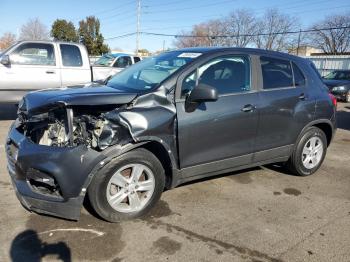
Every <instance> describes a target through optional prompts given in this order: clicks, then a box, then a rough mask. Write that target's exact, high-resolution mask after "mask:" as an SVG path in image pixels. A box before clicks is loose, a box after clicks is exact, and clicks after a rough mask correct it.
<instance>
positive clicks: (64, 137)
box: [22, 106, 131, 151]
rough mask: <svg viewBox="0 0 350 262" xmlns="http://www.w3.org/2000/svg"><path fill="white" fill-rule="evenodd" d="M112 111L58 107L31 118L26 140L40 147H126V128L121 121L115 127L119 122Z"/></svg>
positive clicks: (26, 128) (127, 132) (27, 127)
mask: <svg viewBox="0 0 350 262" xmlns="http://www.w3.org/2000/svg"><path fill="white" fill-rule="evenodd" d="M114 110H118V109H115V108H114ZM110 111H113V110H111V108H109V107H88V106H84V107H83V108H79V107H76V108H72V109H66V108H64V107H62V108H56V109H53V110H51V111H49V112H48V113H44V114H39V115H34V116H32V117H30V118H29V119H28V120H26V121H25V122H24V125H23V127H22V128H23V131H24V132H25V134H26V136H27V137H30V138H31V140H32V141H33V142H34V143H37V144H40V145H45V146H55V147H68V146H77V145H85V146H86V147H88V148H92V149H94V150H97V151H101V150H103V149H105V148H106V147H108V146H110V145H113V144H117V143H118V144H121V145H123V144H125V143H127V142H129V141H130V139H131V137H130V134H129V131H128V128H127V127H125V126H121V125H120V121H118V122H119V124H116V123H115V122H116V120H117V119H108V116H109V112H110ZM70 113H71V115H70ZM113 120H114V121H113ZM70 123H71V125H70Z"/></svg>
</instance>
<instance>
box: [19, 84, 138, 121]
mask: <svg viewBox="0 0 350 262" xmlns="http://www.w3.org/2000/svg"><path fill="white" fill-rule="evenodd" d="M136 96H137V93H128V92H126V91H124V90H120V89H115V88H112V87H108V86H104V85H96V84H91V85H85V86H73V87H69V88H54V89H44V90H40V91H34V92H30V93H28V94H27V95H26V96H25V97H24V98H23V101H22V102H21V103H20V105H19V106H20V109H21V110H26V111H27V113H28V114H33V113H40V112H45V110H47V109H48V108H51V107H55V106H62V105H65V106H74V105H122V104H127V103H130V102H131V101H132V100H133V99H135V97H136Z"/></svg>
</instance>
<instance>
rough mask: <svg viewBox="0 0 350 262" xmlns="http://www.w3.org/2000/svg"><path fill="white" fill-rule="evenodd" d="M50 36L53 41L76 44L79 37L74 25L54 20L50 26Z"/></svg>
mask: <svg viewBox="0 0 350 262" xmlns="http://www.w3.org/2000/svg"><path fill="white" fill-rule="evenodd" d="M51 36H52V37H53V38H54V39H55V40H60V41H67V42H78V41H79V37H78V34H77V31H76V30H75V27H74V24H73V23H72V22H70V21H69V22H68V21H67V20H65V19H56V20H55V22H53V24H52V28H51Z"/></svg>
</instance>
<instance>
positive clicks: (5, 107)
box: [0, 104, 17, 120]
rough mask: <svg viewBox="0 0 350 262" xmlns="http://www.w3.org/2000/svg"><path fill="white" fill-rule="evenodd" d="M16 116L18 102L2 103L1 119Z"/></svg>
mask: <svg viewBox="0 0 350 262" xmlns="http://www.w3.org/2000/svg"><path fill="white" fill-rule="evenodd" d="M16 116H17V105H16V104H0V120H15V119H16Z"/></svg>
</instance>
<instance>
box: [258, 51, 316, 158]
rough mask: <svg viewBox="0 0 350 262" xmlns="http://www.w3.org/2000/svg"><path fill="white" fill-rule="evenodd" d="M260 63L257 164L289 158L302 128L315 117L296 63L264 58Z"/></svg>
mask: <svg viewBox="0 0 350 262" xmlns="http://www.w3.org/2000/svg"><path fill="white" fill-rule="evenodd" d="M260 64H261V78H262V89H261V91H260V92H259V127H258V134H257V139H256V151H257V153H256V154H255V159H254V160H255V161H256V162H259V161H264V160H266V159H270V158H276V157H283V156H288V155H289V152H290V149H291V147H292V145H293V144H294V143H295V140H296V139H297V137H298V135H299V133H300V131H301V129H302V128H303V127H304V126H305V124H306V123H307V122H308V121H311V120H312V118H313V116H314V115H313V113H314V100H313V99H311V98H310V96H309V94H308V88H307V81H306V78H305V76H304V74H303V72H302V71H301V70H300V68H299V67H298V66H297V65H296V64H295V62H292V61H289V60H285V59H280V58H274V57H264V56H261V57H260ZM266 150H268V151H266Z"/></svg>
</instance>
